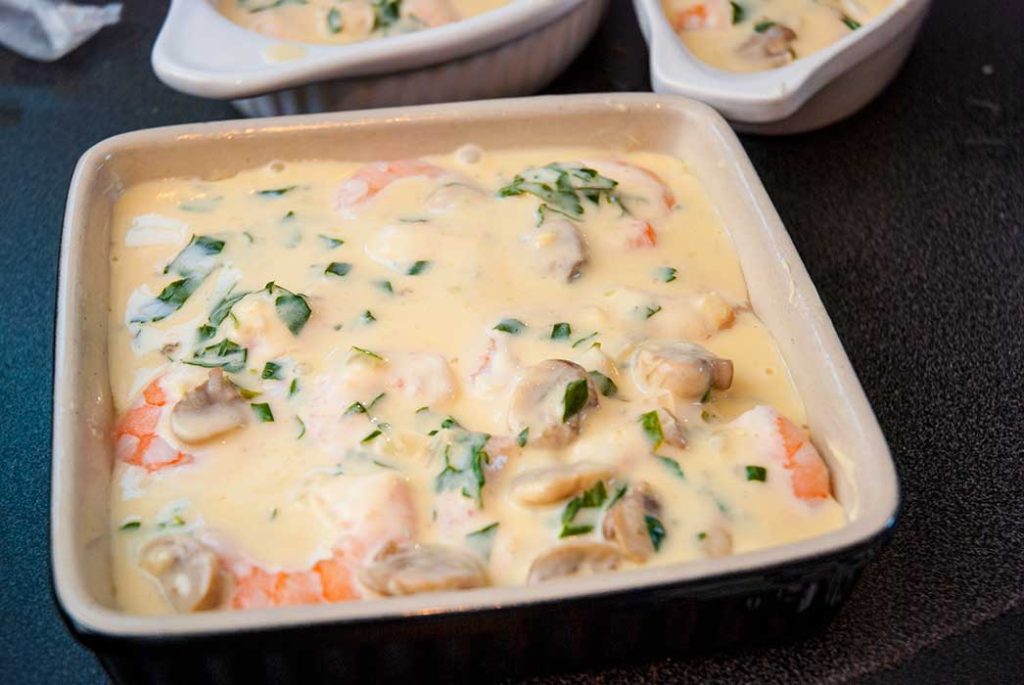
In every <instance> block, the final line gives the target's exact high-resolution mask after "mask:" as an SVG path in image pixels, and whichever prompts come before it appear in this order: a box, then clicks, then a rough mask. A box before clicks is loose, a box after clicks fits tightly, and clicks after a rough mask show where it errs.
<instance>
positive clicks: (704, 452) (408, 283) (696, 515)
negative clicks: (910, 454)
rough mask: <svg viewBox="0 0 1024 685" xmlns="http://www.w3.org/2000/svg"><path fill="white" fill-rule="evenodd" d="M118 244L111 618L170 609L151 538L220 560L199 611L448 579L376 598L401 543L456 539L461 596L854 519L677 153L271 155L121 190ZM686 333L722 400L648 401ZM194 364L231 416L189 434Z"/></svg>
mask: <svg viewBox="0 0 1024 685" xmlns="http://www.w3.org/2000/svg"><path fill="white" fill-rule="evenodd" d="M550 165H554V166H550ZM113 235H114V244H113V255H114V258H113V262H112V267H111V268H112V300H111V301H112V302H113V303H114V306H113V309H112V312H111V321H110V324H111V335H110V343H109V344H110V367H111V385H112V389H113V392H114V398H115V405H116V410H117V413H118V415H119V417H120V418H119V419H118V424H117V426H116V428H115V431H114V441H115V449H116V452H117V456H118V460H117V463H116V466H115V473H114V484H115V487H114V489H113V493H112V500H111V535H112V536H113V539H114V545H113V550H114V552H113V554H114V562H115V564H114V565H115V585H116V589H117V596H118V599H119V602H120V604H121V606H122V607H123V608H124V609H125V610H127V611H130V612H138V613H167V612H170V611H171V610H172V608H171V605H170V604H169V601H168V594H167V590H166V588H164V589H163V591H162V590H161V586H160V585H159V584H158V583H157V582H156V580H155V576H154V573H153V572H152V568H150V570H149V571H147V570H145V569H144V568H142V567H141V566H140V564H142V562H141V561H140V560H141V557H142V555H144V553H145V550H146V549H147V545H151V544H152V543H153V541H159V540H162V539H168V538H169V537H176V538H177V537H180V538H181V539H185V540H186V541H188V544H193V543H194V544H196V545H199V546H201V549H202V550H203V551H204V554H208V555H209V558H210V559H212V560H214V561H213V562H211V563H215V564H216V569H215V570H216V573H217V576H218V577H219V578H220V579H221V582H220V585H219V586H218V589H217V594H216V597H215V600H213V599H211V600H210V602H209V603H208V605H207V604H204V605H203V606H199V607H198V608H216V607H233V608H248V607H257V606H281V605H287V604H296V603H310V602H321V601H340V600H346V599H356V598H361V597H375V596H380V595H387V594H402V593H404V592H405V591H407V590H409V588H410V587H411V588H413V590H414V591H420V590H422V588H423V587H428V589H438V588H436V587H434V586H432V585H430V584H429V583H427V585H423V584H422V583H420V584H416V583H412V584H411V585H410V584H409V583H406V584H405V585H402V584H400V583H399V584H397V585H396V584H395V583H392V584H387V583H386V582H383V581H381V582H378V581H380V573H389V572H390V571H391V570H393V569H390V570H389V569H388V568H384V569H383V570H381V568H380V564H381V563H382V559H383V560H384V561H386V560H387V555H388V554H390V553H391V552H389V551H388V550H389V549H390V548H392V547H395V546H405V547H406V548H409V549H413V550H414V551H415V550H420V549H421V547H417V546H430V545H438V546H439V547H438V548H437V549H439V550H441V552H439V553H446V552H445V550H455V551H456V553H457V554H460V555H463V556H456V557H453V558H455V559H456V560H458V561H459V563H463V562H465V564H468V565H469V566H470V567H472V568H473V572H472V573H471V574H470V575H473V574H476V575H475V576H474V577H478V578H479V579H480V582H475V581H466V582H465V583H463V584H462V585H451V586H450V587H456V586H457V587H471V586H473V585H474V584H494V585H505V584H522V583H524V582H527V580H528V579H531V580H533V581H536V580H537V579H538V578H539V575H538V574H539V571H537V567H538V561H537V560H538V558H540V557H543V556H544V555H545V554H549V553H550V552H551V551H552V550H560V549H562V548H563V547H565V546H566V545H570V546H571V545H573V544H577V543H581V542H586V541H589V542H592V543H594V544H595V545H599V546H601V547H600V549H599V551H600V552H601V553H602V554H608V555H611V556H612V557H614V563H613V564H612V566H613V567H614V568H617V569H628V568H631V567H634V566H637V565H662V564H672V563H685V562H686V561H689V560H693V559H698V558H704V557H707V556H720V555H722V554H729V553H742V552H745V551H749V550H755V549H759V548H763V547H766V546H770V545H777V544H783V543H786V542H791V541H795V540H799V539H803V538H806V537H810V536H813V535H817V534H820V533H823V532H826V531H828V530H832V529H835V528H837V527H839V526H841V525H842V524H843V522H844V520H845V516H844V513H843V511H842V508H841V507H840V505H839V504H838V503H837V502H836V501H835V500H834V499H833V498H832V497H831V495H830V494H829V485H828V474H827V471H826V470H825V467H824V465H823V464H822V463H821V460H820V458H818V457H817V453H816V452H815V451H814V448H813V446H812V445H811V443H810V442H809V440H808V436H807V435H806V433H805V432H804V429H803V428H801V427H800V426H802V424H803V423H804V410H803V407H802V405H801V402H800V399H799V397H798V396H797V394H796V392H795V390H794V388H793V386H792V383H791V381H790V379H789V375H788V372H787V370H786V368H785V365H784V364H783V362H782V360H781V359H780V357H779V355H778V353H777V351H776V348H775V345H774V343H773V341H772V337H771V335H770V334H769V333H768V331H767V330H766V329H765V328H764V326H763V325H762V324H761V323H760V322H759V321H758V319H757V318H756V317H755V316H754V314H753V313H752V312H751V311H750V309H749V304H748V300H747V292H746V287H745V284H744V280H743V275H742V273H741V270H740V268H739V264H738V262H737V260H736V257H735V255H734V253H733V250H732V246H731V245H730V242H729V238H728V236H727V235H726V233H725V231H724V230H723V227H722V225H721V221H720V219H719V217H718V214H717V212H716V211H715V209H714V207H712V206H710V204H709V202H708V199H707V196H706V194H705V192H704V190H703V188H702V186H701V183H700V181H699V179H697V178H696V177H695V176H694V175H693V174H692V173H690V172H689V171H688V169H687V166H686V164H685V163H684V162H683V161H680V160H677V159H674V158H672V157H669V156H665V155H660V154H652V153H633V154H629V155H614V156H612V155H609V154H608V153H607V152H603V151H601V150H596V149H537V150H516V151H499V150H486V151H482V150H479V149H477V148H474V147H472V146H467V147H465V148H462V149H460V150H459V151H457V152H455V153H453V154H452V155H449V156H442V157H431V158H425V159H423V160H402V161H390V162H380V163H373V164H369V165H363V164H350V163H343V162H327V161H305V162H288V163H274V164H271V165H268V166H266V167H262V168H258V169H253V170H251V171H247V172H244V173H241V174H238V175H237V176H235V177H232V178H227V179H222V180H216V181H207V180H198V179H168V180H161V181H155V182H150V183H145V184H141V185H138V186H135V187H132V188H129V189H127V190H126V191H125V192H124V194H123V196H122V197H121V198H120V199H119V201H118V203H117V205H116V211H115V218H114V231H113ZM689 343H696V344H697V345H700V346H702V348H704V350H705V353H706V354H707V355H709V356H710V357H711V358H717V359H721V360H724V359H727V360H731V362H732V378H731V383H730V384H728V387H712V388H710V389H709V390H708V391H707V392H704V391H703V390H699V391H698V392H699V395H698V396H687V395H685V394H681V393H680V392H679V391H678V384H677V385H675V386H671V387H668V386H670V385H671V383H668V385H666V382H665V381H664V379H663V378H662V376H664V373H665V372H666V368H667V367H664V366H658V365H657V364H655V365H654V366H653V367H652V366H651V364H650V358H651V357H650V355H654V357H653V358H655V359H660V360H662V361H661V362H659V363H662V364H664V363H667V362H665V361H664V360H665V359H667V358H668V357H664V356H661V357H658V356H657V355H664V354H666V353H665V352H664V350H666V349H667V350H679V349H682V350H684V351H685V352H686V354H690V352H691V351H692V350H691V348H690V347H686V345H687V344H689ZM680 346H683V347H680ZM695 349H698V350H699V349H701V348H695ZM645 350H646V352H644V351H645ZM643 354H647V355H649V357H648V358H646V361H645V358H644V357H643V356H642V355H643ZM688 358H689V357H687V359H688ZM551 360H564V361H562V362H557V363H556V365H555V368H554V371H552V368H549V367H548V366H545V364H548V363H549V362H550V361H551ZM565 362H572V363H574V364H578V365H579V368H582V369H583V370H584V372H591V373H589V374H587V375H586V376H585V378H584V379H583V380H581V379H580V378H579V377H577V376H573V375H572V374H573V373H575V369H576V368H577V367H574V366H572V365H567V364H566V363H565ZM645 364H646V365H647V366H644V365H645ZM651 368H653V369H654V370H653V371H651ZM716 368H717V367H716ZM211 369H216V371H214V373H219V372H221V371H222V372H223V373H224V377H225V379H228V380H229V381H230V383H231V384H233V386H228V389H227V390H225V391H224V392H225V393H226V394H225V395H224V396H225V397H229V398H232V399H231V400H230V402H229V404H230V405H231V408H232V410H233V411H240V412H241V413H239V414H238V415H237V417H235V416H234V415H230V412H229V413H228V414H224V415H219V418H216V421H220V420H222V419H224V417H225V416H228V419H224V420H227V421H228V423H227V424H225V425H228V426H229V429H228V430H225V431H223V432H221V433H217V434H216V435H214V436H212V437H209V438H202V437H201V438H200V439H194V438H195V437H196V436H195V431H198V432H199V433H202V432H203V431H205V430H208V429H209V427H210V420H209V417H208V416H207V419H208V420H206V421H205V422H203V421H200V422H198V423H196V422H195V421H192V422H191V423H188V422H186V421H185V418H189V417H184V418H182V416H183V415H184V413H185V412H184V410H182V414H181V415H174V412H172V408H173V407H177V406H178V405H179V403H181V401H182V398H183V397H185V396H186V395H187V394H188V393H189V392H190V391H194V390H195V389H196V388H197V387H200V386H202V384H203V383H205V382H209V383H213V382H214V381H213V380H210V374H211ZM645 369H646V370H645ZM671 370H672V369H669V371H671ZM594 372H596V373H594ZM560 373H561V374H568V375H566V376H564V378H563V376H559V375H558V374H560ZM552 374H554V375H552ZM670 375H671V374H670ZM538 379H539V381H538ZM659 379H660V380H659ZM584 380H585V381H586V382H585V383H584V382H583V381H584ZM535 381H537V382H539V383H540V385H538V386H532V385H531V383H534V382H535ZM545 383H547V384H548V385H545ZM574 383H575V384H574ZM705 385H706V384H705ZM232 387H237V388H238V389H239V390H237V391H236V390H234V389H232ZM538 388H540V389H539V390H538ZM577 391H579V393H577ZM588 391H589V393H590V395H589V396H588ZM580 393H582V394H580ZM594 402H596V405H595V404H594ZM200 409H201V410H200V412H199V414H200V415H202V408H200ZM175 411H179V410H177V409H175ZM652 414H653V415H656V416H657V417H658V418H657V419H656V420H655V419H652ZM229 415H230V416H229ZM236 418H237V420H236ZM175 421H178V423H175ZM233 424H238V425H233ZM676 424H678V425H676ZM186 429H187V430H186ZM190 431H191V432H190ZM182 436H185V438H188V439H183V437H182ZM551 469H554V470H555V471H558V470H559V469H561V471H562V475H563V476H564V477H563V478H562V479H561V480H557V479H556V481H554V482H553V483H552V481H551V479H550V478H548V480H546V481H545V480H544V478H545V477H546V476H545V474H547V475H548V476H550V470H551ZM567 469H568V471H572V469H576V471H572V474H574V475H571V477H569V476H567V475H566V473H567ZM579 473H582V474H583V475H581V476H580V475H579ZM577 476H578V477H577ZM538 478H539V479H540V480H539V481H538ZM822 478H823V479H824V480H822ZM538 482H540V485H539V486H538ZM538 488H539V489H538ZM552 488H554V489H555V490H558V492H556V493H555V494H551V490H552ZM541 491H544V492H543V493H542V494H541V495H539V496H538V495H537V493H538V492H541ZM641 492H643V493H645V498H644V499H643V500H642V501H643V502H644V506H645V508H644V510H643V511H644V515H643V517H642V518H641V519H639V521H640V525H641V528H644V527H645V528H646V530H641V532H642V533H643V534H644V535H642V536H641V537H640V538H639V539H638V542H639V543H642V544H643V546H644V547H645V551H644V552H643V553H642V554H636V553H633V552H630V554H625V552H624V551H623V550H624V549H625V548H624V547H621V543H622V541H623V539H624V537H623V536H624V535H625V533H624V532H623V531H624V530H625V529H621V530H620V531H619V532H618V534H617V535H618V536H617V537H616V534H615V531H611V534H610V533H609V529H608V526H609V524H608V523H607V521H609V520H611V518H612V517H611V516H610V514H609V512H610V511H611V510H612V507H613V506H616V505H619V504H620V502H622V501H627V502H630V501H634V500H633V499H629V498H632V497H634V495H633V493H641ZM538 498H539V500H538ZM636 501H637V502H639V501H641V500H636ZM574 502H576V504H574ZM617 511H618V512H619V513H622V511H623V509H619V510H617ZM633 513H634V514H635V513H636V512H633ZM634 518H635V516H634ZM648 538H649V539H650V544H648V543H647V539H648ZM635 542H636V540H635ZM424 549H435V548H432V547H425V548H424ZM634 552H635V550H634ZM616 554H618V555H620V556H619V557H615V555H616ZM465 555H470V561H465V558H466V557H465ZM474 565H476V566H474ZM540 565H541V566H542V565H543V564H540ZM431 568H434V567H431ZM368 569H370V570H368ZM583 570H584V571H586V564H584V569H583ZM378 571H379V572H380V573H378ZM374 573H377V575H374ZM540 575H543V574H540ZM389 578H390V579H392V580H393V577H392V576H386V578H385V579H389ZM444 582H456V581H452V580H451V574H449V575H448V576H444ZM459 582H461V581H459ZM443 587H449V586H448V585H443Z"/></svg>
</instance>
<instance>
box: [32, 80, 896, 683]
mask: <svg viewBox="0 0 1024 685" xmlns="http://www.w3.org/2000/svg"><path fill="white" fill-rule="evenodd" d="M467 142H472V143H475V144H477V145H481V146H483V147H485V148H510V147H519V146H531V147H543V146H556V145H558V146H565V145H570V146H572V145H595V144H597V145H600V146H601V147H602V148H605V149H607V150H609V151H613V152H614V151H623V152H625V151H634V150H655V151H659V152H663V153H669V154H673V155H675V156H677V157H679V158H681V159H684V160H685V161H686V163H687V164H688V165H689V167H690V168H691V170H692V171H693V172H694V173H695V174H696V175H697V176H698V177H699V178H700V179H701V181H702V182H703V184H704V186H705V188H706V190H707V192H708V193H709V195H710V198H711V201H712V202H713V203H714V204H715V206H716V207H717V208H718V211H719V213H720V215H721V218H722V220H723V223H724V225H725V227H726V230H727V232H728V233H729V234H730V236H731V238H732V241H733V243H734V247H735V249H736V251H737V253H738V256H739V260H740V264H741V267H742V269H743V272H744V275H745V277H746V280H747V284H748V287H749V291H750V300H751V304H752V306H753V308H754V311H755V312H756V313H757V314H758V316H759V317H760V318H761V319H762V321H763V322H764V323H765V325H766V326H767V327H768V328H769V329H770V330H771V331H772V332H773V334H774V336H775V339H776V342H777V345H778V347H779V350H780V352H781V353H782V356H783V357H784V359H785V360H786V363H787V364H788V366H789V369H790V372H791V374H792V377H793V380H794V382H795V384H796V386H797V388H798V390H799V392H800V394H801V396H802V398H803V401H804V403H805V405H806V408H807V416H808V422H809V425H810V428H811V432H812V435H813V436H814V437H815V442H816V443H817V446H818V448H819V450H820V451H821V453H822V455H823V456H824V457H825V459H826V460H827V461H828V464H829V466H830V468H831V471H832V477H833V488H834V491H835V494H836V497H837V499H838V500H839V501H840V503H841V504H842V505H843V507H844V509H845V510H846V512H847V517H848V523H847V525H846V526H844V527H843V528H840V529H839V530H836V531H833V532H830V533H828V534H825V535H821V536H819V537H815V538H811V539H807V540H804V541H801V542H797V543H793V544H787V545H784V546H779V547H773V548H769V549H764V550H760V551H757V552H752V553H744V554H737V555H734V556H731V557H725V558H720V559H706V560H701V561H696V562H693V563H688V564H683V565H676V566H667V567H658V568H649V569H640V570H634V571H627V572H620V573H610V574H606V575H597V576H592V577H589V578H577V579H572V580H566V581H552V582H549V583H545V584H541V585H532V586H521V587H496V588H485V589H480V590H468V591H462V592H445V593H437V594H425V595H419V596H409V597H403V598H392V599H381V600H365V601H356V602H345V603H340V604H332V605H317V606H302V607H289V608H282V609H270V610H253V611H244V612H242V611H219V612H210V613H201V614H190V615H176V616H159V617H147V616H135V615H129V614H125V613H123V612H121V611H120V610H118V609H117V607H116V605H115V603H114V597H113V587H112V584H111V579H110V568H109V563H110V562H109V549H108V545H109V540H108V536H109V522H108V513H107V512H108V509H107V506H108V505H107V501H108V485H109V480H110V476H111V469H112V462H113V449H112V445H111V425H112V419H113V417H112V405H111V399H110V388H109V383H108V378H107V330H106V328H107V320H108V318H107V317H108V311H107V308H108V292H109V273H108V272H109V259H110V254H109V253H110V235H109V231H110V221H111V212H112V206H113V203H114V202H115V200H116V199H117V197H118V195H119V193H120V192H121V191H122V190H123V189H124V188H126V187H128V186H131V185H133V184H136V183H139V182H142V181H146V180H150V179H157V178H164V177H169V176H197V177H204V178H218V177H224V176H229V175H232V174H235V173H236V172H238V171H241V170H243V169H248V168H251V167H254V166H257V165H262V164H266V163H268V162H270V161H272V160H277V159H280V160H301V159H324V158H331V157H336V158H338V159H344V160H349V161H371V160H378V159H389V158H406V157H410V156H419V155H425V154H435V153H442V152H446V151H450V150H452V149H455V148H456V147H458V146H460V145H462V144H464V143H467ZM53 415H54V424H53V487H52V512H51V525H52V545H53V549H52V554H53V581H54V587H55V591H56V595H57V598H58V600H59V604H60V606H61V608H62V611H63V612H64V615H65V618H66V620H67V623H68V625H69V627H70V628H71V629H72V631H73V632H74V633H75V635H76V637H77V638H78V639H80V640H81V641H82V642H83V643H84V644H86V645H87V646H89V647H90V648H92V649H93V650H94V651H95V652H96V653H97V655H98V656H99V658H100V660H101V661H102V663H103V664H104V666H105V667H106V668H107V670H108V673H109V674H110V675H111V677H112V678H113V679H114V680H115V681H118V682H186V681H187V682H190V683H196V682H234V681H235V680H236V679H237V680H243V679H244V680H245V682H247V683H249V682H254V681H255V682H261V681H273V682H309V681H311V680H337V679H339V678H342V677H374V678H383V677H385V676H394V677H398V678H401V677H408V676H410V675H413V676H416V675H419V676H421V677H422V675H423V674H424V673H430V674H431V676H432V677H437V678H446V679H448V678H460V679H461V678H462V677H467V676H468V677H474V678H476V677H480V676H481V675H486V674H488V673H491V674H502V675H508V674H509V673H511V672H514V671H518V670H521V669H526V670H536V669H537V668H544V669H550V668H557V669H568V668H577V667H581V666H587V667H594V666H595V665H599V664H602V663H610V662H618V661H622V660H625V659H634V658H638V657H642V656H645V655H655V654H664V653H666V652H678V651H685V650H691V649H701V648H707V647H717V646H724V645H737V644H749V643H753V642H762V641H765V640H778V639H786V638H789V637H792V636H795V635H801V634H806V633H808V632H813V631H815V630H818V629H820V628H821V627H822V625H823V624H824V623H825V622H827V621H828V620H829V619H831V617H832V616H833V615H834V614H835V613H836V611H837V610H838V609H839V606H840V605H841V604H842V602H843V601H844V600H845V598H846V597H847V595H848V594H849V593H850V591H851V590H852V588H853V585H854V582H855V580H856V578H857V577H858V575H859V573H860V570H861V569H862V568H863V566H864V565H865V564H866V563H867V562H868V561H869V560H870V559H871V557H872V556H873V555H874V554H875V553H876V551H877V550H878V549H879V547H880V546H881V545H882V543H883V542H884V540H885V539H886V538H887V534H888V532H889V530H890V529H891V527H892V526H893V524H894V522H895V517H896V513H897V508H898V499H899V495H898V484H897V479H896V473H895V469H894V466H893V462H892V459H891V456H890V454H889V450H888V448H887V446H886V443H885V439H884V438H883V436H882V433H881V431H880V429H879V426H878V424H877V422H876V420H875V417H874V415H873V414H872V412H871V408H870V407H869V405H868V402H867V399H866V398H865V396H864V392H863V390H862V389H861V387H860V384H859V383H858V381H857V378H856V376H855V375H854V372H853V369H852V368H851V367H850V363H849V360H848V359H847V357H846V354H845V352H844V351H843V349H842V346H841V345H840V342H839V340H838V339H837V337H836V334H835V331H834V330H833V328H832V325H831V323H830V321H829V318H828V315H827V314H826V313H825V310H824V309H823V307H822V304H821V301H820V300H819V299H818V295H817V293H816V292H815V289H814V286H813V284H812V283H811V281H810V279H809V277H808V275H807V272H806V270H805V269H804V266H803V264H802V263H801V261H800V258H799V257H798V255H797V253H796V251H795V249H794V247H793V244H792V242H791V241H790V239H789V237H788V235H787V234H786V231H785V229H784V228H783V226H782V223H781V221H780V219H779V217H778V214H777V213H776V212H775V210H774V208H773V207H772V204H771V201H770V200H769V199H768V196H767V195H766V193H765V191H764V188H763V187H762V185H761V183H760V181H759V180H758V178H757V176H756V174H755V173H754V170H753V169H752V167H751V165H750V162H749V160H748V159H747V156H746V154H745V153H744V152H743V149H742V148H741V147H740V145H739V142H738V141H737V139H736V136H735V135H734V134H733V132H732V131H731V129H730V128H729V126H728V125H727V124H726V123H725V121H724V120H723V119H722V118H721V117H720V116H719V115H718V114H716V113H715V112H714V111H713V110H711V109H710V108H709V107H707V106H705V105H702V104H700V103H697V102H694V101H691V100H685V99H682V98H677V97H667V96H658V95H645V94H636V95H581V96H562V97H541V98H528V99H518V100H497V101H490V102H476V103H471V104H461V105H440V106H426V107H417V108H405V109H392V110H380V111H369V112H359V113H349V114H329V115H311V116H303V117H289V118H276V119H265V120H259V121H226V122H218V123H210V124H195V125H185V126H175V127H170V128H162V129H152V130H147V131H138V132H134V133H127V134H124V135H120V136H116V137H114V138H110V139H108V140H106V141H103V142H101V143H99V144H98V145H96V146H94V147H93V148H92V149H90V150H89V151H88V152H86V153H85V155H83V156H82V158H81V160H80V161H79V163H78V167H77V169H76V170H75V174H74V178H73V179H72V182H71V188H70V192H69V196H68V205H67V213H66V215H65V223H64V232H63V239H62V245H61V260H60V288H59V297H58V308H57V328H56V358H55V377H54V414H53ZM425 669H426V670H425Z"/></svg>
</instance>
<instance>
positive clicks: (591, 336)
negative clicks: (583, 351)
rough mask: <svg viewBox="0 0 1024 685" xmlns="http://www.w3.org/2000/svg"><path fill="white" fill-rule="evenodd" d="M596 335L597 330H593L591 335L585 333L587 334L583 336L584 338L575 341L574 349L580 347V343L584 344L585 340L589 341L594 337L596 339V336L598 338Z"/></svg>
mask: <svg viewBox="0 0 1024 685" xmlns="http://www.w3.org/2000/svg"><path fill="white" fill-rule="evenodd" d="M596 337H597V331H594V332H593V333H591V334H590V335H585V336H583V337H582V338H580V339H579V340H577V341H576V342H574V343H573V344H572V347H573V349H576V348H577V347H579V346H580V345H582V344H583V343H585V342H587V341H589V340H593V339H594V338H596Z"/></svg>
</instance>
